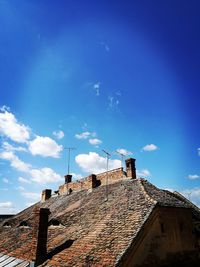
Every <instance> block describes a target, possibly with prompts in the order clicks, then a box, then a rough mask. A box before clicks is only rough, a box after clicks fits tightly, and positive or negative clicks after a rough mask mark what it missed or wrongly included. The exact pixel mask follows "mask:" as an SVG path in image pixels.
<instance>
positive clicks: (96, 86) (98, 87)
mask: <svg viewBox="0 0 200 267" xmlns="http://www.w3.org/2000/svg"><path fill="white" fill-rule="evenodd" d="M93 89H94V90H95V91H96V96H99V95H100V82H97V83H95V84H94V85H93Z"/></svg>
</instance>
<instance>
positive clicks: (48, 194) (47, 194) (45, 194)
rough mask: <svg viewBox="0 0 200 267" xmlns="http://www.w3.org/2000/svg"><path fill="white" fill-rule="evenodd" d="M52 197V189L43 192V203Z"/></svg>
mask: <svg viewBox="0 0 200 267" xmlns="http://www.w3.org/2000/svg"><path fill="white" fill-rule="evenodd" d="M50 197H51V189H45V190H43V191H42V198H41V201H42V202H45V201H46V200H47V199H49V198H50Z"/></svg>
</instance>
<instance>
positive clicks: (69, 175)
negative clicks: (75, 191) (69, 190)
mask: <svg viewBox="0 0 200 267" xmlns="http://www.w3.org/2000/svg"><path fill="white" fill-rule="evenodd" d="M71 181H72V175H71V174H67V175H65V184H68V183H71Z"/></svg>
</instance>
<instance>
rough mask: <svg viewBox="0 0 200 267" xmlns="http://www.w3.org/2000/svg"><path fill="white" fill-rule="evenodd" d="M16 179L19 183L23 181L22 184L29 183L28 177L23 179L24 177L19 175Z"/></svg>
mask: <svg viewBox="0 0 200 267" xmlns="http://www.w3.org/2000/svg"><path fill="white" fill-rule="evenodd" d="M18 181H19V182H20V183H23V184H30V183H31V181H29V180H28V179H25V178H23V177H19V178H18Z"/></svg>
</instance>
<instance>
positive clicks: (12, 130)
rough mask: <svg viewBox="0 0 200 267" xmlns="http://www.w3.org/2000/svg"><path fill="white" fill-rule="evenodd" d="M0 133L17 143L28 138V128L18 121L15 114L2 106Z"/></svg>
mask: <svg viewBox="0 0 200 267" xmlns="http://www.w3.org/2000/svg"><path fill="white" fill-rule="evenodd" d="M0 134H1V135H3V136H5V137H8V138H10V139H11V140H12V141H15V142H18V143H26V142H27V141H28V139H29V138H30V129H29V127H27V126H25V125H24V124H22V123H19V122H18V121H17V119H16V118H15V116H14V115H13V114H12V113H11V112H9V111H7V109H5V107H4V106H3V107H2V108H1V112H0Z"/></svg>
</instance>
